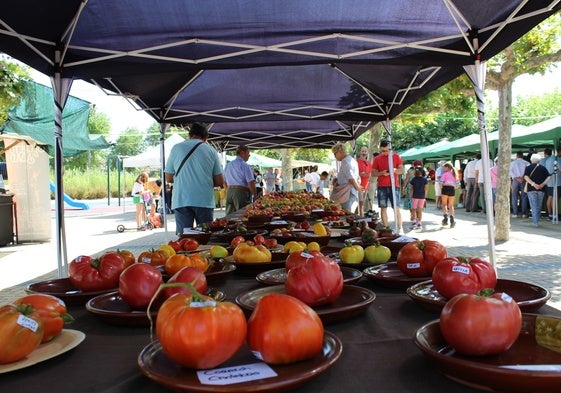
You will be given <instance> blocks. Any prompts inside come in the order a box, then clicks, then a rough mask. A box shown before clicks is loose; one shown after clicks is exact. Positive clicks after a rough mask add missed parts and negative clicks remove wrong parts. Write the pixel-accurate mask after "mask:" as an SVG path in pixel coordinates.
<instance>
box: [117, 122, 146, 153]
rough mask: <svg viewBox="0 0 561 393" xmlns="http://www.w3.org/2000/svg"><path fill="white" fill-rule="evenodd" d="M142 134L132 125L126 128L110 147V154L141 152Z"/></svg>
mask: <svg viewBox="0 0 561 393" xmlns="http://www.w3.org/2000/svg"><path fill="white" fill-rule="evenodd" d="M143 139H144V138H143V134H142V133H141V132H140V131H139V130H138V129H136V128H134V127H129V128H127V129H126V130H125V131H124V132H123V133H122V134H121V135H120V136H119V138H118V139H117V142H116V143H115V145H114V146H113V147H112V148H111V155H116V156H134V155H136V154H139V153H140V152H142V141H143Z"/></svg>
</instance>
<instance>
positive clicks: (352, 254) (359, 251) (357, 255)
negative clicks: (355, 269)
mask: <svg viewBox="0 0 561 393" xmlns="http://www.w3.org/2000/svg"><path fill="white" fill-rule="evenodd" d="M339 258H341V262H343V263H361V262H362V261H363V259H364V248H362V246H360V245H358V244H355V245H346V246H345V247H343V248H342V249H341V250H340V251H339Z"/></svg>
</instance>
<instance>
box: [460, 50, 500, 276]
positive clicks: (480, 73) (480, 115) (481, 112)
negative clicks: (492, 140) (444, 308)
mask: <svg viewBox="0 0 561 393" xmlns="http://www.w3.org/2000/svg"><path fill="white" fill-rule="evenodd" d="M464 70H465V71H466V73H467V75H468V76H469V78H470V79H471V82H472V83H473V87H474V91H475V96H476V100H477V124H478V126H479V136H480V140H481V159H482V163H483V186H484V194H485V201H484V203H485V211H486V212H487V217H486V218H487V237H488V240H489V260H490V262H491V264H492V265H493V266H496V264H495V262H496V257H495V222H494V214H493V196H492V190H491V165H490V157H489V145H488V142H487V129H486V126H485V100H484V94H483V93H484V88H485V70H486V66H485V63H484V62H481V61H480V60H476V61H475V64H474V65H472V66H465V67H464Z"/></svg>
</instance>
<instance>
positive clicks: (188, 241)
mask: <svg viewBox="0 0 561 393" xmlns="http://www.w3.org/2000/svg"><path fill="white" fill-rule="evenodd" d="M179 244H181V248H182V249H183V251H196V250H197V249H198V248H199V242H198V241H197V240H195V239H193V238H190V237H184V238H183V239H181V240H180V241H179Z"/></svg>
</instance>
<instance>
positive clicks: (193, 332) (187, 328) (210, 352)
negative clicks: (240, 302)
mask: <svg viewBox="0 0 561 393" xmlns="http://www.w3.org/2000/svg"><path fill="white" fill-rule="evenodd" d="M246 333H247V322H246V319H245V315H244V313H243V311H242V310H241V309H240V308H239V307H238V306H237V305H235V304H234V303H231V302H216V301H214V300H213V299H211V298H209V297H207V296H201V295H195V296H191V295H187V294H184V293H178V294H175V295H173V296H172V297H170V298H169V299H167V300H166V301H165V302H164V303H163V304H162V306H161V307H160V310H159V311H158V318H157V320H156V335H157V337H158V340H160V343H161V344H162V349H163V351H164V353H165V354H166V355H167V356H168V357H169V358H170V359H171V360H173V361H174V362H176V363H179V364H181V365H182V366H185V367H190V368H194V369H208V368H214V367H216V366H218V365H220V364H221V363H223V362H225V361H226V360H228V359H230V358H231V357H232V356H233V355H234V354H235V353H236V352H237V351H238V349H240V348H241V346H242V345H243V343H244V342H245V338H246Z"/></svg>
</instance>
